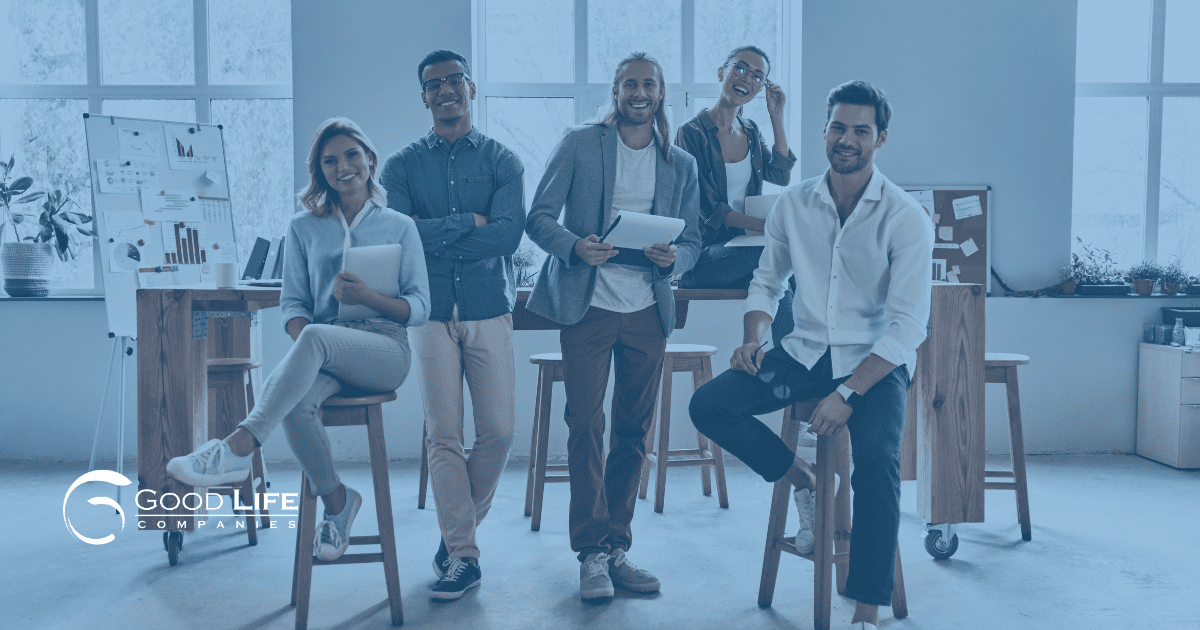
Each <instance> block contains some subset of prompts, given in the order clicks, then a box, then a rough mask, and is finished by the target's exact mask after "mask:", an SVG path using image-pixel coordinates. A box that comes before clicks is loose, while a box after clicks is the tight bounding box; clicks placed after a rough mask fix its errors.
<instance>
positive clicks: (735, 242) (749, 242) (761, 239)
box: [725, 234, 767, 247]
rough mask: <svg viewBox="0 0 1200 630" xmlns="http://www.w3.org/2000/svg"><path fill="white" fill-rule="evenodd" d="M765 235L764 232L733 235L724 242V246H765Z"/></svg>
mask: <svg viewBox="0 0 1200 630" xmlns="http://www.w3.org/2000/svg"><path fill="white" fill-rule="evenodd" d="M766 246H767V236H766V235H765V234H743V235H741V236H735V237H733V238H731V239H729V240H728V241H726V242H725V247H766Z"/></svg>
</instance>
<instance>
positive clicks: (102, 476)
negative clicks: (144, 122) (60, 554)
mask: <svg viewBox="0 0 1200 630" xmlns="http://www.w3.org/2000/svg"><path fill="white" fill-rule="evenodd" d="M89 481H104V482H107V483H111V484H113V485H114V486H128V485H129V484H131V483H133V482H132V481H130V480H129V479H128V478H126V477H125V475H122V474H121V473H118V472H113V471H111V470H93V471H92V472H90V473H87V474H85V475H82V476H81V477H79V478H78V479H76V480H75V483H73V484H71V487H70V488H68V489H67V495H66V496H64V497H63V522H64V523H66V524H67V529H68V530H70V531H71V533H72V534H74V535H75V537H76V538H78V539H79V540H82V541H83V542H85V543H87V544H89V545H107V544H108V543H110V542H112V541H113V540H115V539H116V536H114V535H112V534H109V535H107V536H105V537H104V538H88V537H87V536H84V535H83V534H80V533H79V532H78V531H76V530H75V527H74V526H73V525H71V519H69V518H67V499H70V498H71V493H72V492H74V491H75V488H78V487H79V486H81V485H83V484H85V483H88V482H89ZM88 503H91V504H92V505H107V506H109V507H113V508H116V510H117V514H120V515H121V531H125V510H122V509H121V505H120V504H119V503H117V502H116V501H114V500H112V499H110V498H108V497H92V498H90V499H88Z"/></svg>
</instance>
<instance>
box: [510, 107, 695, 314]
mask: <svg viewBox="0 0 1200 630" xmlns="http://www.w3.org/2000/svg"><path fill="white" fill-rule="evenodd" d="M655 138H656V140H655V141H656V142H659V143H661V142H662V139H661V138H658V137H657V134H656V136H655ZM619 141H620V138H619V136H618V135H617V130H616V128H615V127H609V126H607V125H582V126H579V127H572V128H570V129H568V130H567V132H566V134H565V135H564V136H563V139H562V140H561V141H559V143H558V146H556V147H554V152H553V153H551V155H550V159H549V160H548V161H547V163H546V173H545V174H544V175H543V176H542V181H541V183H539V184H538V188H537V192H536V193H534V196H533V202H532V204H531V205H530V208H529V216H528V218H527V219H526V221H525V233H526V234H528V235H529V238H530V239H531V240H533V242H534V243H537V244H538V246H539V247H541V248H542V249H544V250H546V252H547V253H549V254H550V256H548V257H547V258H546V262H545V264H543V265H542V271H541V273H540V274H539V275H538V280H537V285H536V286H534V287H533V291H532V292H531V293H530V295H529V302H528V304H527V308H528V309H529V310H530V311H533V312H534V313H537V314H538V315H541V316H542V317H545V318H546V319H549V320H551V321H554V322H556V323H558V324H561V325H563V326H570V325H573V324H576V323H578V322H579V320H581V319H583V316H584V314H586V313H587V310H588V306H589V304H590V303H591V301H592V290H593V288H594V287H595V284H596V267H595V266H593V265H589V264H586V263H584V262H582V261H579V260H578V258H576V260H575V262H574V263H572V260H571V257H572V254H573V253H574V251H575V242H576V241H578V240H579V239H581V238H584V237H586V236H588V235H589V234H597V235H599V234H602V233H603V232H602V230H603V226H602V225H601V223H602V222H603V221H604V215H605V214H606V211H607V210H608V208H609V207H611V206H612V199H613V187H614V186H615V184H616V173H617V142H619ZM670 151H671V161H670V162H667V161H666V160H664V159H663V155H662V152H661V151H658V150H656V151H655V155H656V156H658V160H657V167H656V168H655V171H654V206H653V207H652V208H651V210H650V211H651V213H653V214H657V215H659V216H668V217H676V218H680V219H683V220H684V221H685V222H686V224H687V225H686V227H684V229H683V233H682V234H680V235H679V238H678V239H676V241H675V246H676V247H677V251H676V252H675V264H674V265H672V266H671V267H668V268H666V269H663V268H661V267H658V266H657V265H655V266H653V267H652V268H651V269H652V271H651V274H653V278H654V280H653V287H654V298H655V301H656V302H657V306H658V317H659V320H660V321H661V322H662V329H663V335H664V336H668V337H669V336H670V335H671V331H672V330H674V328H675V296H674V295H673V294H672V293H671V286H670V283H669V282H668V280H669V279H670V277H671V276H672V275H674V274H680V273H683V272H685V271H687V270H689V269H691V268H692V265H694V264H696V258H697V257H698V256H699V255H700V230H699V228H698V226H697V223H696V222H697V218H698V216H699V212H700V187H699V184H698V183H697V178H696V160H695V158H693V157H692V156H691V154H689V153H688V152H687V151H684V150H683V149H681V148H679V147H677V146H674V145H671V146H670ZM564 207H565V208H566V215H565V216H564V217H563V221H562V223H561V224H560V223H559V222H558V218H559V215H560V214H562V212H563V208H564ZM606 264H607V263H606Z"/></svg>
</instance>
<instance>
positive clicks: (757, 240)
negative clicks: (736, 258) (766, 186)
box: [725, 195, 779, 247]
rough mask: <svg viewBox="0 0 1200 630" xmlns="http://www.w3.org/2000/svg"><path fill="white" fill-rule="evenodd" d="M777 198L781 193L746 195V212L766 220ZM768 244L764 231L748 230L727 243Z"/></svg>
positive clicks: (735, 244)
mask: <svg viewBox="0 0 1200 630" xmlns="http://www.w3.org/2000/svg"><path fill="white" fill-rule="evenodd" d="M776 199H779V195H751V196H749V197H746V214H748V215H750V216H752V217H754V218H756V219H762V220H764V221H765V220H766V219H767V217H768V216H770V215H771V208H773V207H775V200H776ZM766 244H767V237H766V236H763V233H762V232H755V231H752V230H746V233H745V234H743V235H741V236H735V237H733V238H731V239H729V241H728V242H726V243H725V247H764V246H766Z"/></svg>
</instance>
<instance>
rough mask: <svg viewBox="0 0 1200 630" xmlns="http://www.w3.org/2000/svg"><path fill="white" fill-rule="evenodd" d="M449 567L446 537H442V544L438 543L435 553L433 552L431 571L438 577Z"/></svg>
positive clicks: (444, 573)
mask: <svg viewBox="0 0 1200 630" xmlns="http://www.w3.org/2000/svg"><path fill="white" fill-rule="evenodd" d="M449 568H450V550H449V549H446V539H445V538H443V539H442V544H440V545H438V550H437V553H435V554H433V572H434V573H436V574H437V576H438V577H439V578H440V577H442V576H444V575H446V570H447V569H449Z"/></svg>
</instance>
